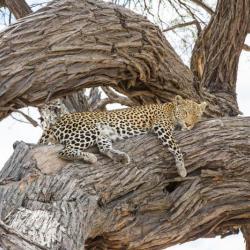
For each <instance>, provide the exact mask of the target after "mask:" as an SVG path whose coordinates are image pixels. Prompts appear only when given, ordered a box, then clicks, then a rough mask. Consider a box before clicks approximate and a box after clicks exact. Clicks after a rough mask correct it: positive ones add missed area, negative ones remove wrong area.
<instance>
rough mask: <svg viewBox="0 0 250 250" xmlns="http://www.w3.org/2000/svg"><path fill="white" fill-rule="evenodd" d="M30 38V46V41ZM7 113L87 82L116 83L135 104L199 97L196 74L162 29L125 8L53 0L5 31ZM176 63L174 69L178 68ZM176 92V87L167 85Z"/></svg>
mask: <svg viewBox="0 0 250 250" xmlns="http://www.w3.org/2000/svg"><path fill="white" fill-rule="evenodd" d="M27 43H29V46H26V45H27ZM0 53H1V69H2V70H1V74H0V111H1V113H0V117H2V118H3V117H4V116H6V115H7V114H8V113H9V112H8V111H6V109H7V110H8V107H13V108H20V107H22V105H20V101H19V100H22V102H23V103H26V104H27V105H36V104H38V103H42V102H44V101H45V100H46V99H47V97H48V96H49V97H50V99H51V98H55V97H59V96H63V95H66V94H68V93H70V92H72V91H76V90H79V89H82V88H86V87H94V86H98V85H102V86H108V85H109V86H113V87H114V88H116V89H117V90H118V91H120V92H122V93H123V94H124V93H127V94H128V95H129V94H130V95H131V94H133V93H134V92H135V93H136V92H137V91H140V92H141V93H143V92H147V91H148V92H152V93H153V97H149V96H148V95H145V96H144V95H141V96H136V97H133V98H132V100H133V101H134V102H135V103H145V102H146V103H147V102H153V101H154V102H155V101H156V99H159V100H161V101H169V100H171V98H172V97H173V96H174V95H176V94H181V95H182V96H184V97H190V98H193V99H198V96H197V94H196V92H195V90H194V88H193V85H192V73H191V71H190V70H189V69H188V68H187V67H186V66H185V65H184V64H183V63H182V62H181V60H180V58H179V57H178V55H177V54H176V53H175V52H174V50H173V48H172V47H171V45H170V44H169V43H168V42H167V41H166V39H165V37H164V36H163V35H162V34H161V32H160V31H159V29H158V28H157V27H156V26H155V25H153V24H152V23H150V22H149V21H148V20H146V19H145V18H143V17H142V16H139V15H136V14H134V13H133V12H131V11H129V10H126V9H124V8H122V7H118V6H115V5H111V4H107V3H103V2H100V1H93V0H81V1H78V0H61V1H59V2H58V1H56V2H52V4H50V5H49V6H48V7H45V8H43V9H41V10H40V11H39V12H37V13H36V14H33V15H30V16H28V17H25V18H23V19H22V20H20V21H18V22H17V23H15V24H14V25H12V26H11V27H9V28H8V29H7V30H5V31H4V32H3V33H1V34H0ZM173 65H175V67H174V68H173V67H172V66H173ZM167 90H171V91H167Z"/></svg>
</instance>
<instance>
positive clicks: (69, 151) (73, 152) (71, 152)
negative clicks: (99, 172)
mask: <svg viewBox="0 0 250 250" xmlns="http://www.w3.org/2000/svg"><path fill="white" fill-rule="evenodd" d="M58 155H59V157H61V158H63V159H66V160H84V161H86V162H88V163H92V164H93V163H96V162H97V158H96V156H95V155H94V154H92V153H89V152H84V151H82V150H81V149H78V148H75V147H74V146H72V145H66V146H65V147H64V148H63V149H62V150H60V151H59V152H58Z"/></svg>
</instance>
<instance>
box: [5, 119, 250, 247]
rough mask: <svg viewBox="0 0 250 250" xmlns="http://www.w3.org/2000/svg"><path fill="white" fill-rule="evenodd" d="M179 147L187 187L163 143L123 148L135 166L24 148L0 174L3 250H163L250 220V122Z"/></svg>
mask: <svg viewBox="0 0 250 250" xmlns="http://www.w3.org/2000/svg"><path fill="white" fill-rule="evenodd" d="M177 140H178V141H179V142H180V145H181V148H182V149H183V151H184V152H185V162H186V167H187V169H188V176H187V177H186V178H181V177H178V174H177V172H176V169H175V164H174V160H173V158H172V156H171V154H170V153H167V152H166V149H164V148H163V146H161V144H160V143H159V142H158V140H157V139H156V138H155V137H154V136H153V135H152V136H150V135H148V136H142V137H138V138H133V139H130V140H128V141H127V142H126V143H124V142H119V143H117V144H116V145H115V147H117V148H120V149H121V150H124V151H126V152H128V153H129V154H130V156H131V158H132V163H131V164H129V165H127V166H124V165H122V164H118V163H113V162H112V161H111V160H110V159H108V158H106V157H102V156H100V155H98V159H99V161H98V163H97V164H95V165H91V166H90V165H87V164H84V163H81V162H76V163H72V162H66V161H63V160H60V159H59V158H58V157H57V156H56V154H55V151H56V150H58V148H60V146H35V145H27V144H25V143H23V142H19V143H16V144H15V152H14V154H13V156H12V157H11V158H10V159H9V161H8V162H7V163H6V165H5V166H4V168H3V170H2V171H1V172H0V178H1V186H0V194H1V196H0V199H1V203H0V212H1V218H2V222H1V224H0V228H1V229H0V239H1V244H2V246H3V247H4V248H6V249H7V248H8V247H10V248H8V249H72V250H73V249H163V248H164V247H168V246H171V245H174V244H176V243H184V242H186V241H190V240H194V239H197V238H200V237H208V236H212V235H213V236H214V234H215V232H217V233H219V232H220V231H223V229H224V228H225V227H226V226H227V225H228V223H232V222H234V223H235V224H237V223H238V224H239V225H240V224H241V223H244V222H245V220H249V216H250V119H249V118H224V119H222V120H218V119H216V120H208V121H204V122H202V123H201V124H199V125H198V126H196V128H195V129H194V130H192V131H189V132H178V133H177ZM93 151H94V152H95V149H93ZM44 155H46V159H45V158H44ZM236 222H237V223H236ZM31 225H35V226H31ZM27 246H29V248H28V247H27ZM84 247H85V248H84ZM94 247H96V248H94Z"/></svg>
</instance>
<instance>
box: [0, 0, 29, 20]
mask: <svg viewBox="0 0 250 250" xmlns="http://www.w3.org/2000/svg"><path fill="white" fill-rule="evenodd" d="M0 6H3V7H7V8H8V9H9V10H10V12H11V13H12V14H13V15H14V16H15V18H16V19H19V18H22V17H25V16H27V15H29V14H31V13H32V10H31V8H30V7H29V5H28V4H27V3H26V1H25V0H2V1H1V2H0Z"/></svg>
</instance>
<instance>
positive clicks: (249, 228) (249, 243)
mask: <svg viewBox="0 0 250 250" xmlns="http://www.w3.org/2000/svg"><path fill="white" fill-rule="evenodd" d="M241 231H242V233H243V236H244V239H245V242H246V250H250V224H247V225H244V226H243V227H242V228H241Z"/></svg>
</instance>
